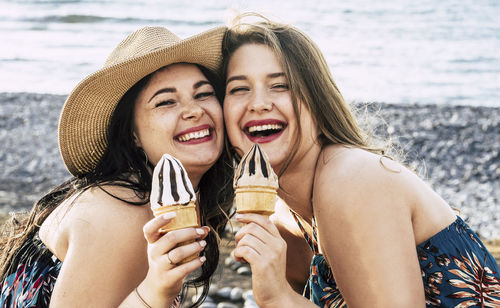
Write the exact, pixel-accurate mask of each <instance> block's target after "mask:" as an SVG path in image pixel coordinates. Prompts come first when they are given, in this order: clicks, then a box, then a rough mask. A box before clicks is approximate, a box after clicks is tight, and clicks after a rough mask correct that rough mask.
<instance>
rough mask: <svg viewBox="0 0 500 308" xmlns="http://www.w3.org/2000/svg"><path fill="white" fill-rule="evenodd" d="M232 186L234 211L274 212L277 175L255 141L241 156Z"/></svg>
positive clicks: (265, 213)
mask: <svg viewBox="0 0 500 308" xmlns="http://www.w3.org/2000/svg"><path fill="white" fill-rule="evenodd" d="M233 186H234V189H235V200H234V202H235V205H236V212H238V213H256V214H261V215H266V216H270V215H272V214H273V213H274V206H275V204H276V196H277V193H276V192H277V190H278V177H277V176H276V173H274V170H273V168H272V167H271V164H270V163H269V159H268V158H267V156H266V154H265V153H264V152H263V151H262V150H261V149H260V147H259V145H258V144H257V143H256V144H254V146H253V147H252V148H251V149H250V151H248V153H246V154H245V155H244V156H243V157H242V158H241V161H240V163H239V165H238V168H237V169H236V170H235V174H234V184H233Z"/></svg>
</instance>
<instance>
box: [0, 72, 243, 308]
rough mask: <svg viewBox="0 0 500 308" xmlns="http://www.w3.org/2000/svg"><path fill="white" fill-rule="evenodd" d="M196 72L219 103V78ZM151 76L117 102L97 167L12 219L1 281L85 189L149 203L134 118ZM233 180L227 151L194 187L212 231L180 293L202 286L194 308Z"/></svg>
mask: <svg viewBox="0 0 500 308" xmlns="http://www.w3.org/2000/svg"><path fill="white" fill-rule="evenodd" d="M198 68H199V69H200V70H201V71H202V73H203V74H204V75H205V77H207V79H208V80H209V81H210V83H211V84H212V85H213V86H214V89H215V92H216V95H217V97H218V99H219V102H221V103H222V100H221V93H222V91H221V81H220V79H219V78H218V76H217V75H215V74H214V73H212V72H211V71H209V70H208V69H206V68H204V67H202V66H199V65H198ZM160 70H161V69H160ZM155 73H156V72H153V73H151V74H149V75H147V76H146V77H144V78H142V79H141V80H140V81H139V82H137V83H136V84H135V85H134V86H133V87H132V88H130V89H129V90H128V91H127V93H126V94H125V95H124V96H123V97H122V99H121V100H120V102H119V103H118V105H117V107H116V109H115V111H114V113H113V115H112V118H111V121H110V124H109V126H108V129H107V142H108V146H107V148H106V151H105V153H104V155H103V157H102V158H101V160H100V161H99V162H98V164H97V166H96V167H95V168H94V169H93V170H92V171H91V172H89V173H87V174H85V175H82V176H80V177H73V178H71V179H69V180H67V181H66V182H64V183H62V184H61V185H59V186H57V187H55V188H53V189H52V190H51V191H50V192H48V193H47V194H46V195H45V196H43V197H42V198H41V199H40V200H38V201H37V202H36V203H35V205H34V206H33V208H32V209H31V211H30V213H29V215H27V217H25V218H24V219H23V220H22V221H20V220H19V219H16V218H15V217H13V218H12V219H11V221H10V226H7V227H6V228H5V229H6V230H5V231H4V234H3V235H2V239H1V242H0V247H2V253H1V254H0V264H1V267H0V281H2V280H4V279H5V278H6V277H7V276H8V275H9V274H11V273H12V272H13V271H15V270H16V268H17V265H18V264H19V263H20V262H21V261H22V260H23V257H24V256H23V255H22V254H21V253H19V251H20V248H21V247H22V246H23V244H24V243H25V242H26V241H28V240H30V239H32V238H33V236H35V235H36V234H37V232H38V230H39V228H40V225H41V224H42V223H43V222H44V220H45V219H46V218H47V217H48V216H49V215H50V213H52V211H53V210H54V209H55V208H57V206H59V205H60V204H61V203H62V202H63V201H65V200H67V199H68V198H70V197H72V196H74V195H77V194H81V193H82V192H84V191H85V190H87V189H89V188H92V187H99V188H100V189H102V190H104V191H105V192H106V193H108V194H109V195H111V196H112V197H114V198H117V199H119V200H121V201H124V202H126V203H128V204H132V205H137V206H141V205H145V204H147V203H148V202H149V192H150V191H151V182H152V176H151V170H152V168H153V167H154V166H152V165H151V163H149V162H146V160H145V157H144V154H143V153H142V151H141V150H140V149H139V148H138V147H137V146H136V145H135V142H134V136H133V119H134V105H135V101H136V98H137V96H138V95H139V93H140V92H141V90H142V89H144V88H145V87H146V86H147V84H148V83H149V80H150V79H151V77H152V76H153V74H155ZM232 176H233V170H232V167H231V164H230V159H229V157H228V155H227V153H226V151H223V154H222V155H221V157H220V158H219V159H218V160H217V161H216V163H215V164H214V165H213V166H212V167H211V168H210V169H209V170H208V171H207V172H206V173H205V174H204V175H203V177H202V178H201V180H200V183H199V186H198V187H199V194H200V197H199V205H200V216H201V223H202V225H207V226H209V227H210V228H211V229H212V232H210V233H209V235H208V236H207V238H206V239H205V240H206V241H207V246H206V248H205V249H204V254H205V256H206V258H207V261H206V262H204V264H203V265H202V268H201V270H200V272H199V275H197V276H194V278H191V279H190V280H188V281H187V282H186V283H185V284H184V286H183V291H182V292H183V294H184V295H185V294H186V291H187V290H186V287H200V286H202V287H203V289H202V296H201V297H199V299H198V301H197V302H196V303H194V305H193V306H198V305H200V304H201V303H202V302H203V300H204V298H205V297H206V295H207V294H208V288H209V283H210V277H211V276H212V274H213V273H214V272H215V270H216V268H217V264H218V261H219V248H218V240H219V237H220V236H221V235H222V233H223V232H224V228H225V225H226V223H227V221H228V215H229V211H230V209H231V206H232V197H233V187H232ZM106 185H115V186H116V185H118V186H122V187H126V188H129V189H131V190H132V191H134V193H135V195H136V196H137V197H138V199H139V200H142V201H140V202H131V201H130V200H124V199H121V198H120V197H118V196H116V195H113V194H112V193H110V192H108V191H106V189H105V186H106Z"/></svg>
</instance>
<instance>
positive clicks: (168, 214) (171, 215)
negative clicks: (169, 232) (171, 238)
mask: <svg viewBox="0 0 500 308" xmlns="http://www.w3.org/2000/svg"><path fill="white" fill-rule="evenodd" d="M175 216H177V213H176V212H168V213H166V214H163V215H161V217H162V218H163V219H165V220H169V219H172V218H174V217H175Z"/></svg>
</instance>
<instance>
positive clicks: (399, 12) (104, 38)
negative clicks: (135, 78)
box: [0, 0, 500, 106]
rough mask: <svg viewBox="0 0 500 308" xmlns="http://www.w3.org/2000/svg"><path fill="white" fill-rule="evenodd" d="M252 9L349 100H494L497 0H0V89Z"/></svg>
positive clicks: (76, 76) (74, 70)
mask: <svg viewBox="0 0 500 308" xmlns="http://www.w3.org/2000/svg"><path fill="white" fill-rule="evenodd" d="M234 10H237V11H240V12H246V11H256V12H260V13H263V14H265V15H266V16H268V17H270V18H272V19H277V20H279V21H283V22H289V23H292V24H294V25H296V26H297V27H299V28H301V29H302V30H303V31H305V32H306V33H307V34H309V35H310V36H311V37H312V39H313V40H314V41H315V42H316V43H317V44H318V45H319V46H320V48H321V50H322V51H323V53H324V55H325V57H326V60H327V62H328V64H329V66H330V68H331V70H332V73H333V76H334V79H335V80H336V82H337V85H338V86H339V88H340V90H341V92H342V93H343V95H344V97H345V98H346V99H347V100H349V101H383V102H390V103H438V104H455V105H487V106H500V17H499V16H500V1H499V0H489V1H487V0H441V1H435V0H422V1H410V0H398V1H389V0H377V1H373V0H350V1H339V0H326V1H314V0H310V1H307V2H306V1H302V0H286V1H271V0H252V1H250V0H249V1H213V0H191V1H159V0H142V1H130V0H106V1H98V0H93V1H90V0H89V1H85V0H84V1H76V0H74V1H70V0H68V1H34V0H32V1H26V0H25V1H21V0H19V1H5V0H2V1H0V92H38V93H54V94H68V93H69V92H70V91H71V90H72V88H73V87H74V86H75V85H76V84H77V83H78V82H79V81H80V80H81V79H83V78H84V77H85V76H87V75H88V74H90V73H92V72H93V71H95V70H97V69H98V68H100V67H101V65H102V64H103V62H104V60H105V58H106V57H107V55H108V54H109V53H110V52H111V51H112V49H113V48H114V47H115V46H116V45H117V44H118V43H119V42H120V41H121V40H122V39H123V38H124V37H125V36H126V35H127V34H129V33H130V32H132V31H134V30H136V29H138V28H140V27H143V26H146V25H162V26H165V27H167V28H169V29H170V30H172V31H173V32H174V33H176V34H177V35H178V36H180V37H182V38H185V37H188V36H191V35H194V34H196V33H198V32H201V31H204V30H207V29H208V28H210V27H214V26H217V25H223V24H225V23H226V20H227V19H228V18H229V17H230V16H231V15H232V14H234V13H233V11H234Z"/></svg>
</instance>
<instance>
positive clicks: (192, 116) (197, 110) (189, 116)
mask: <svg viewBox="0 0 500 308" xmlns="http://www.w3.org/2000/svg"><path fill="white" fill-rule="evenodd" d="M204 113H205V111H204V110H203V108H201V107H200V106H199V105H198V104H197V103H196V102H193V101H191V102H189V103H188V104H185V105H184V107H183V109H182V118H183V119H184V120H198V119H200V118H201V117H202V116H203V114H204Z"/></svg>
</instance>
